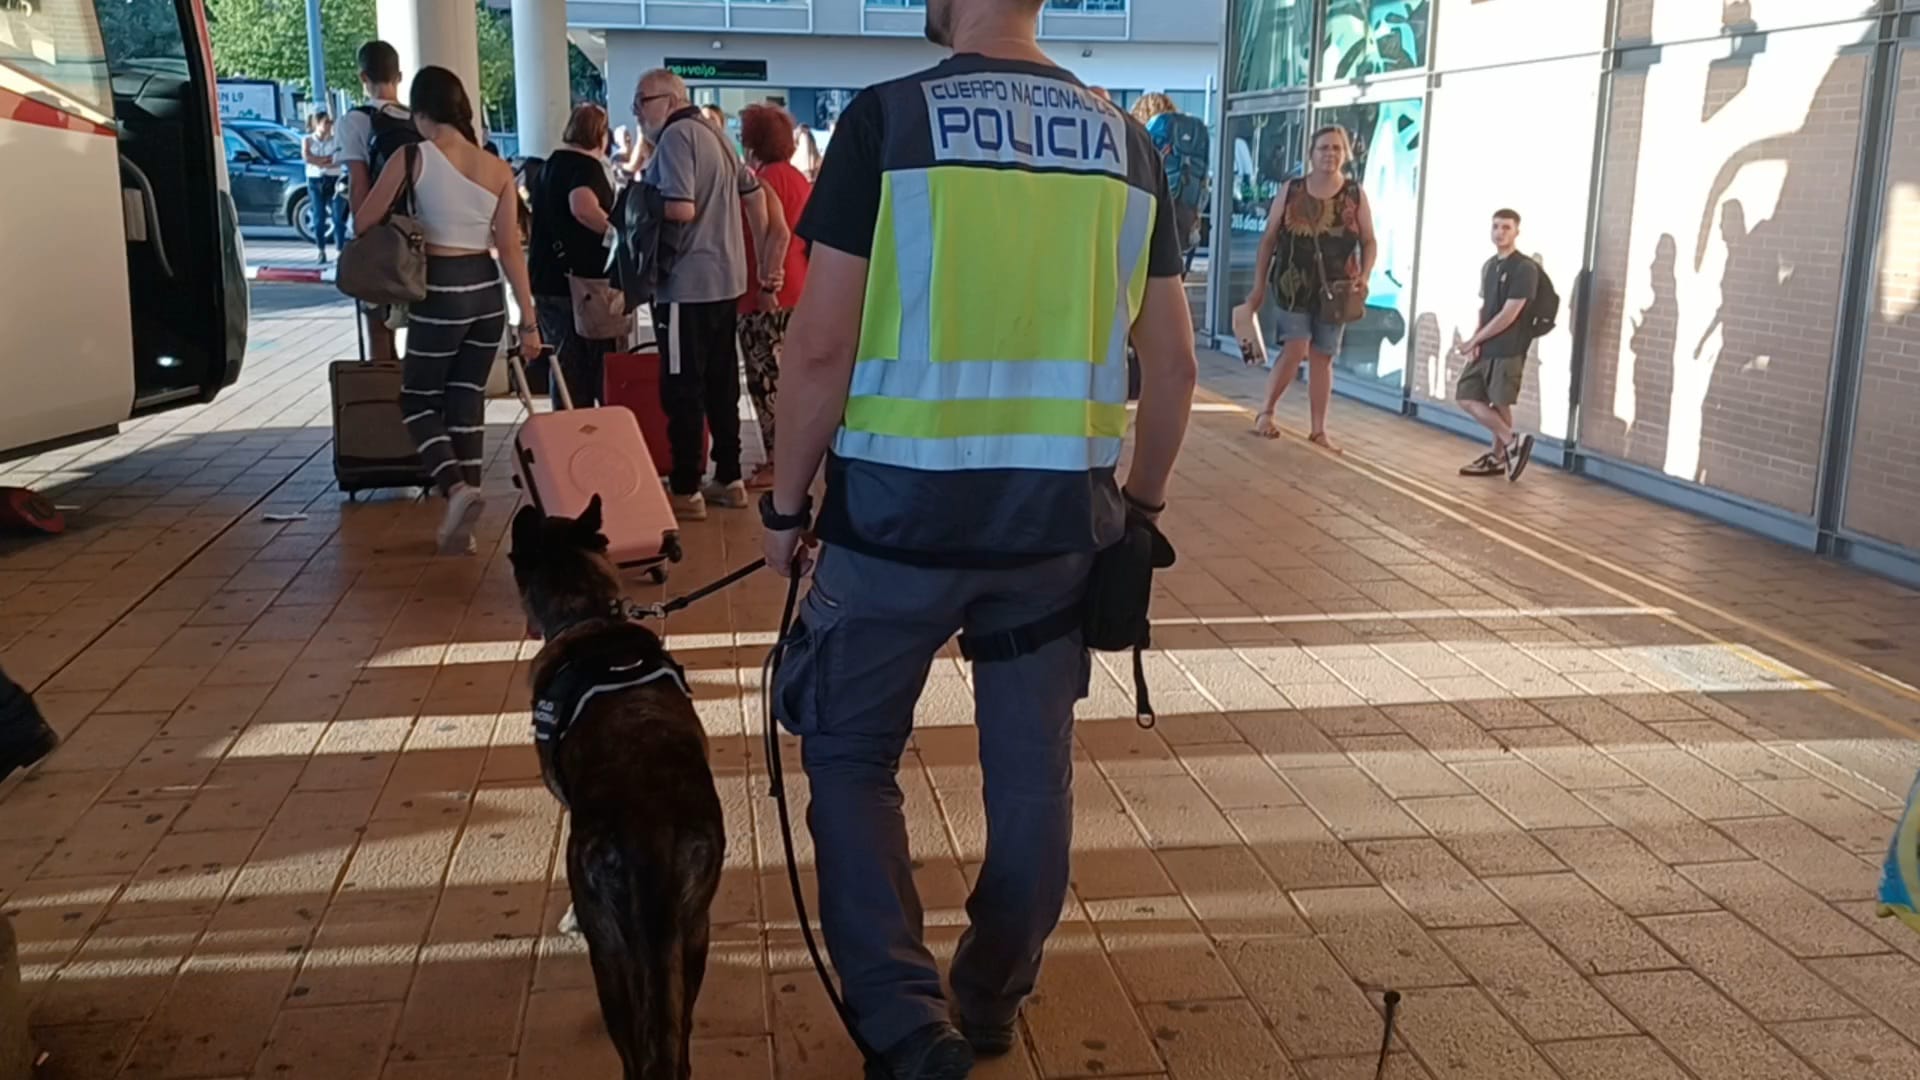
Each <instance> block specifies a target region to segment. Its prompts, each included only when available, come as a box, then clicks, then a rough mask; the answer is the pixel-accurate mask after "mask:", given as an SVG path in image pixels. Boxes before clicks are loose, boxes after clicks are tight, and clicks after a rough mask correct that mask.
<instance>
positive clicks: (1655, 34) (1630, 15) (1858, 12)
mask: <svg viewBox="0 0 1920 1080" xmlns="http://www.w3.org/2000/svg"><path fill="white" fill-rule="evenodd" d="M1909 2H1911V0H1909ZM1880 6H1881V4H1880V0H1620V16H1619V22H1618V23H1617V24H1616V25H1617V26H1618V27H1619V40H1620V41H1622V42H1624V43H1629V44H1632V43H1641V42H1649V41H1653V42H1664V41H1682V40H1686V39H1689V38H1697V37H1704V36H1707V35H1711V34H1717V33H1721V32H1722V31H1724V30H1736V31H1737V30H1747V31H1752V30H1781V29H1786V28H1788V27H1794V26H1810V25H1812V24H1815V23H1823V22H1831V21H1833V20H1834V19H1844V18H1847V17H1849V16H1864V15H1869V14H1873V13H1875V12H1877V11H1878V10H1879V8H1880Z"/></svg>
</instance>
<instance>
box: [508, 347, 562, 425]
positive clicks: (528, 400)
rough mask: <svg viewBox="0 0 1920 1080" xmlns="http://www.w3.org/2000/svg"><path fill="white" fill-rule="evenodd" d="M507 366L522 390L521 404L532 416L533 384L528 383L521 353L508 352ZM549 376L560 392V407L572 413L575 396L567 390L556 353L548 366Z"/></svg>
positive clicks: (512, 350)
mask: <svg viewBox="0 0 1920 1080" xmlns="http://www.w3.org/2000/svg"><path fill="white" fill-rule="evenodd" d="M546 352H548V353H554V350H553V349H551V348H548V349H547V350H546ZM507 365H508V370H509V371H511V372H512V373H513V381H514V383H515V385H517V386H518V387H519V389H520V404H522V405H524V406H526V409H527V415H528V416H532V415H533V390H532V385H533V384H532V383H530V382H528V381H527V365H526V364H524V363H522V362H521V360H520V353H519V352H518V351H516V350H514V349H511V348H509V349H508V350H507ZM547 375H548V377H549V378H551V379H552V380H553V385H554V386H555V387H556V388H557V389H558V390H559V391H560V407H561V408H562V409H566V410H569V411H571V410H572V409H573V394H572V393H570V392H569V391H568V390H567V379H566V376H565V375H563V374H562V373H561V371H560V357H559V355H558V354H557V353H554V355H553V356H552V359H551V361H550V362H549V363H548V365H547Z"/></svg>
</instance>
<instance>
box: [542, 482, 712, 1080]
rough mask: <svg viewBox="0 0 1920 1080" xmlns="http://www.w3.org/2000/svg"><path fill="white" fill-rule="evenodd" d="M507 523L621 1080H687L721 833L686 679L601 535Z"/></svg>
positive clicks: (580, 903) (547, 760) (570, 860)
mask: <svg viewBox="0 0 1920 1080" xmlns="http://www.w3.org/2000/svg"><path fill="white" fill-rule="evenodd" d="M600 524H601V521H600V500H599V499H598V498H595V499H594V500H593V502H592V504H591V505H589V506H588V507H587V511H586V513H584V514H582V515H581V516H580V518H579V519H578V520H577V521H576V520H570V519H567V518H550V517H546V516H544V515H542V514H541V513H540V511H538V510H535V509H533V508H531V507H528V508H525V509H522V510H521V511H520V513H519V515H518V516H516V517H515V518H514V519H513V554H512V556H511V559H512V563H513V577H514V582H515V583H516V584H517V585H518V586H519V589H520V597H521V601H522V602H523V603H524V604H525V606H526V609H527V614H528V617H529V618H530V619H531V620H532V622H533V624H534V627H535V628H536V629H537V630H538V631H539V632H540V634H541V636H542V637H544V638H545V639H546V647H545V648H543V649H541V650H540V655H539V657H538V658H536V659H535V661H534V665H533V692H534V726H535V737H536V741H537V744H538V747H539V750H540V768H541V772H542V773H543V774H544V776H545V777H546V782H547V787H548V788H550V789H552V791H553V793H554V795H556V796H558V797H559V799H560V801H561V803H563V804H565V805H566V807H567V808H568V809H569V810H570V811H571V812H572V815H573V827H572V834H571V839H570V840H569V841H568V845H567V875H568V879H569V881H570V882H571V884H572V886H573V904H574V914H575V916H576V918H577V919H578V920H579V925H580V930H581V932H582V933H584V934H585V935H586V939H587V946H588V951H589V954H590V955H591V957H592V960H593V976H594V982H595V983H596V985H597V986H598V988H599V991H600V1013H601V1016H602V1018H603V1019H604V1020H605V1021H606V1025H607V1034H608V1035H609V1036H611V1037H612V1039H613V1044H614V1047H615V1048H616V1049H618V1050H619V1052H620V1060H621V1062H622V1063H623V1065H624V1066H625V1071H626V1080H685V1078H686V1077H688V1076H690V1075H691V1073H692V1064H691V1063H690V1062H689V1060H688V1054H689V1051H690V1040H691V1038H692V1033H693V1005H694V1000H695V999H696V998H697V997H699V994H700V982H701V978H702V977H703V976H704V975H705V973H706V967H707V940H708V909H709V907H710V906H711V905H712V903H713V894H714V891H715V890H716V889H717V888H718V887H719V884H720V866H721V858H722V856H723V855H724V854H725V851H726V843H727V840H726V824H725V821H724V818H723V816H722V812H721V809H720V797H719V795H718V794H717V793H716V792H715V791H714V786H713V773H712V771H711V770H710V769H709V768H708V765H707V737H706V733H705V732H704V731H702V730H701V727H700V718H699V716H697V715H696V714H695V712H694V709H693V702H692V701H691V700H690V699H689V698H688V696H687V692H686V688H685V678H684V676H683V675H682V674H681V671H680V668H679V666H678V665H677V664H675V663H674V662H673V658H672V657H671V656H669V655H668V654H667V651H666V649H665V647H664V646H663V645H662V644H661V642H660V639H659V638H658V637H657V636H655V635H654V633H653V632H652V631H650V630H648V629H647V628H645V627H644V626H641V625H639V624H638V623H635V622H632V621H630V620H629V619H628V618H627V617H626V615H625V605H624V601H623V600H622V598H621V588H620V580H619V577H618V573H617V571H616V570H615V569H614V566H613V563H612V562H610V561H609V560H608V559H607V557H606V550H607V539H606V537H604V536H602V535H601V534H600Z"/></svg>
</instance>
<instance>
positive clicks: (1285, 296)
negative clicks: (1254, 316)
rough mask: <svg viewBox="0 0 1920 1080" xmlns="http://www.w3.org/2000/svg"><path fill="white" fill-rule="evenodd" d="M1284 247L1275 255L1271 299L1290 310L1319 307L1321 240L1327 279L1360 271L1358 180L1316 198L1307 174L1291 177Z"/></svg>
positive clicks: (1283, 227) (1341, 278)
mask: <svg viewBox="0 0 1920 1080" xmlns="http://www.w3.org/2000/svg"><path fill="white" fill-rule="evenodd" d="M1280 215H1281V222H1282V225H1281V232H1280V249H1279V251H1277V252H1275V253H1274V256H1273V262H1274V266H1273V273H1272V274H1271V275H1270V280H1271V281H1272V282H1273V299H1274V302H1275V303H1277V304H1279V305H1280V307H1282V308H1283V309H1285V310H1287V311H1307V312H1311V311H1314V310H1317V308H1318V304H1319V297H1320V268H1319V266H1318V265H1317V263H1316V260H1315V259H1314V248H1315V246H1316V245H1317V246H1318V247H1319V251H1320V257H1321V258H1323V259H1325V260H1326V267H1327V280H1329V281H1351V280H1353V279H1354V278H1357V277H1359V276H1360V185H1359V184H1358V183H1356V182H1354V181H1352V180H1348V181H1347V182H1346V183H1345V184H1343V185H1341V187H1340V190H1339V191H1337V192H1335V193H1334V196H1333V198H1331V199H1316V198H1314V197H1313V195H1312V193H1311V192H1309V191H1308V190H1307V182H1306V180H1305V179H1298V180H1292V181H1289V182H1288V184H1287V196H1286V201H1285V202H1284V203H1283V204H1282V206H1281V211H1280Z"/></svg>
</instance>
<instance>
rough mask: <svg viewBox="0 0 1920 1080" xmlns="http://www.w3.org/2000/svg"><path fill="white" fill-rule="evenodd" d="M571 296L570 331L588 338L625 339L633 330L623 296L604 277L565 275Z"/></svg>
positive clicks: (630, 315) (596, 339)
mask: <svg viewBox="0 0 1920 1080" xmlns="http://www.w3.org/2000/svg"><path fill="white" fill-rule="evenodd" d="M567 293H568V294H569V296H570V298H571V299H572V300H573V332H574V333H576V334H579V335H580V336H581V337H583V338H586V339H587V340H589V341H616V340H625V339H626V338H627V336H628V335H629V334H630V333H631V332H632V330H633V316H632V314H631V313H630V312H628V311H627V298H626V296H625V295H623V294H622V293H621V292H620V290H619V289H616V288H614V287H613V285H612V284H611V283H610V282H608V280H607V279H606V278H587V277H579V276H577V275H575V274H568V275H567Z"/></svg>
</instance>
